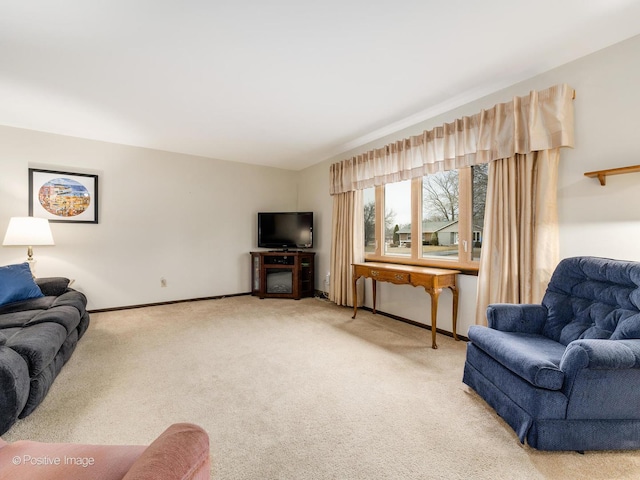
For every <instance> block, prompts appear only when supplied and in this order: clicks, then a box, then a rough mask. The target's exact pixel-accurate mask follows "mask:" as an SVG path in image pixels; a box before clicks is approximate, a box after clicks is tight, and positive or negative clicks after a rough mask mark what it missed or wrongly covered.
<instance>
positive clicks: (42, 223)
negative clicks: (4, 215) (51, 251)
mask: <svg viewBox="0 0 640 480" xmlns="http://www.w3.org/2000/svg"><path fill="white" fill-rule="evenodd" d="M2 245H20V246H33V245H55V244H54V243H53V235H51V228H50V227H49V220H47V219H46V218H36V217H11V220H9V227H8V228H7V233H6V235H5V236H4V241H3V242H2Z"/></svg>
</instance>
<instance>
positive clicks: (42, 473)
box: [0, 423, 211, 480]
mask: <svg viewBox="0 0 640 480" xmlns="http://www.w3.org/2000/svg"><path fill="white" fill-rule="evenodd" d="M210 470H211V467H210V458H209V437H208V435H207V433H206V432H205V431H204V430H203V429H202V428H200V427H198V426H196V425H192V424H189V423H176V424H173V425H171V426H170V427H169V428H167V429H166V430H165V431H164V432H163V433H162V434H161V435H160V436H159V437H158V438H157V439H155V440H154V441H153V443H151V445H149V446H148V447H147V446H143V445H134V446H123V445H77V444H64V443H40V442H32V441H24V440H21V441H17V442H14V443H7V442H4V441H3V440H2V439H0V480H15V479H19V478H24V479H29V480H45V479H46V480H55V479H61V480H62V479H64V480H67V479H74V480H85V479H86V480H112V479H113V480H116V479H117V480H208V479H209V476H210Z"/></svg>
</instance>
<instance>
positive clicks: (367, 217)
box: [362, 188, 376, 255]
mask: <svg viewBox="0 0 640 480" xmlns="http://www.w3.org/2000/svg"><path fill="white" fill-rule="evenodd" d="M362 195H363V197H362V202H363V203H364V253H365V255H366V254H369V253H375V251H376V190H375V188H367V189H365V190H363V191H362Z"/></svg>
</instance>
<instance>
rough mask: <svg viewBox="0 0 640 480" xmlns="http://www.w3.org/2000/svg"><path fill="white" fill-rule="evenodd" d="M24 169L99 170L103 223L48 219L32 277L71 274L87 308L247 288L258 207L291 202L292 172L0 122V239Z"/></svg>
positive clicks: (14, 250) (20, 252)
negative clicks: (48, 231) (48, 235)
mask: <svg viewBox="0 0 640 480" xmlns="http://www.w3.org/2000/svg"><path fill="white" fill-rule="evenodd" d="M30 167H31V168H42V169H48V170H63V171H72V172H74V171H77V172H84V173H92V174H98V175H99V217H100V218H99V220H100V223H99V224H97V225H94V224H62V223H52V224H51V228H52V232H53V236H54V240H55V242H56V245H55V246H53V247H35V258H36V259H37V264H36V273H37V275H38V276H40V277H46V276H54V275H60V276H66V277H70V278H74V279H75V281H76V283H75V285H74V286H75V287H76V288H77V289H78V290H81V291H83V292H85V293H86V294H87V296H88V298H89V308H92V309H98V308H109V307H117V306H125V305H138V304H145V303H153V302H162V301H168V300H179V299H185V298H198V297H205V296H214V295H226V294H235V293H243V292H248V291H249V290H250V261H249V253H248V252H249V251H250V250H252V249H255V247H256V244H257V240H256V213H257V212H258V211H260V210H295V208H296V201H297V182H296V179H297V174H296V172H291V171H286V170H280V169H274V168H266V167H256V166H250V165H245V164H239V163H233V162H224V161H219V160H212V159H207V158H201V157H195V156H189V155H180V154H174V153H167V152H162V151H156V150H149V149H144V148H134V147H127V146H122V145H116V144H110V143H104V142H96V141H92V140H82V139H77V138H72V137H65V136H60V135H52V134H46V133H40V132H34V131H30V130H22V129H15V128H9V127H0V176H1V179H0V200H1V201H0V232H1V234H2V236H3V237H4V232H5V231H6V227H7V224H8V223H9V218H10V217H12V216H23V215H27V214H28V203H27V202H28V168H30ZM25 258H26V248H22V247H2V248H0V265H4V264H9V263H15V262H21V261H23V260H24V259H25ZM161 277H164V278H166V280H167V287H165V288H161V287H160V278H161Z"/></svg>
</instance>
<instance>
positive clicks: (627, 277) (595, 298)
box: [542, 257, 640, 345]
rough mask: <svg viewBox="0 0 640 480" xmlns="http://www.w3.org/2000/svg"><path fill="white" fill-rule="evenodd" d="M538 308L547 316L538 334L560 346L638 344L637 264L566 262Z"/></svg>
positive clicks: (639, 292)
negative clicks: (586, 341) (584, 341)
mask: <svg viewBox="0 0 640 480" xmlns="http://www.w3.org/2000/svg"><path fill="white" fill-rule="evenodd" d="M542 304H543V305H544V306H546V307H547V310H548V317H547V322H546V324H545V326H544V328H543V332H542V333H543V334H544V335H545V336H547V337H549V338H551V339H553V340H555V341H557V342H560V343H562V344H564V345H568V344H569V343H570V342H572V341H573V340H577V339H579V338H602V339H611V340H621V339H628V338H640V263H638V262H627V261H621V260H611V259H608V258H598V257H573V258H567V259H564V260H562V261H561V262H560V263H559V264H558V267H557V268H556V270H555V271H554V273H553V275H552V277H551V280H550V282H549V286H548V288H547V291H546V293H545V296H544V298H543V300H542Z"/></svg>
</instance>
